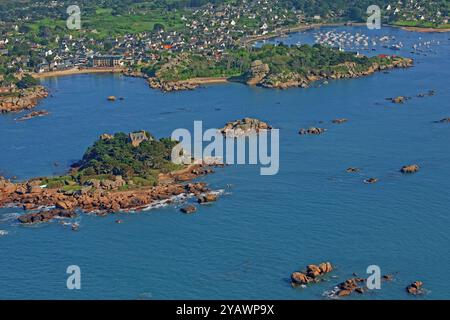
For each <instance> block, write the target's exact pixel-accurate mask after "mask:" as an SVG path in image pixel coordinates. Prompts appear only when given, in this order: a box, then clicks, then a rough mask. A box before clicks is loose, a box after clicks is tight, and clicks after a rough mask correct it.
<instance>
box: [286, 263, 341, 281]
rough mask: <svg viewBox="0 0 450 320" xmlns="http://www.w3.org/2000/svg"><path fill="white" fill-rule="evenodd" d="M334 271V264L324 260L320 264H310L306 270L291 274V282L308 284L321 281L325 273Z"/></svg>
mask: <svg viewBox="0 0 450 320" xmlns="http://www.w3.org/2000/svg"><path fill="white" fill-rule="evenodd" d="M331 271H333V266H332V265H331V263H329V262H323V263H321V264H319V265H318V266H317V265H315V264H310V265H308V266H307V267H306V269H305V270H304V271H296V272H294V273H292V275H291V284H292V285H293V286H296V285H306V284H308V283H313V282H319V281H320V278H321V277H322V276H324V275H325V274H327V273H329V272H331Z"/></svg>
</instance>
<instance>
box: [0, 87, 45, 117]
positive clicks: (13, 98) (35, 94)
mask: <svg viewBox="0 0 450 320" xmlns="http://www.w3.org/2000/svg"><path fill="white" fill-rule="evenodd" d="M46 97H48V92H47V90H46V89H45V88H44V87H43V86H35V87H31V88H27V89H12V90H11V91H10V92H9V93H8V94H3V95H1V96H0V113H7V112H18V111H23V110H27V109H32V108H34V107H36V106H37V105H38V103H39V101H40V100H41V99H44V98H46Z"/></svg>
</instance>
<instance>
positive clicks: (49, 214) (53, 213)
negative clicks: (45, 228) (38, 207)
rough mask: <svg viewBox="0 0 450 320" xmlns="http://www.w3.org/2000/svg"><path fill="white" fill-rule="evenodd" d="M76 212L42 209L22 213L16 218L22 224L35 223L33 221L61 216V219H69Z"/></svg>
mask: <svg viewBox="0 0 450 320" xmlns="http://www.w3.org/2000/svg"><path fill="white" fill-rule="evenodd" d="M76 216H77V214H76V213H75V212H73V211H65V210H60V209H55V210H49V211H42V212H38V213H30V214H24V215H21V216H20V217H19V218H18V220H19V222H20V223H24V224H35V223H42V222H48V221H51V220H53V219H55V218H61V219H69V218H75V217H76Z"/></svg>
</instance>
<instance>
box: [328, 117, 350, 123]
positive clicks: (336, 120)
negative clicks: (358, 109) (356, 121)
mask: <svg viewBox="0 0 450 320" xmlns="http://www.w3.org/2000/svg"><path fill="white" fill-rule="evenodd" d="M331 122H332V123H334V124H342V123H346V122H348V120H347V119H345V118H342V119H334V120H332V121H331Z"/></svg>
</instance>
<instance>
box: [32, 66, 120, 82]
mask: <svg viewBox="0 0 450 320" xmlns="http://www.w3.org/2000/svg"><path fill="white" fill-rule="evenodd" d="M124 70H125V69H124V68H81V69H79V68H72V69H65V70H57V71H49V72H42V73H33V74H32V76H33V77H34V78H36V79H43V78H50V77H61V76H71V75H75V74H89V73H121V72H123V71H124Z"/></svg>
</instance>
